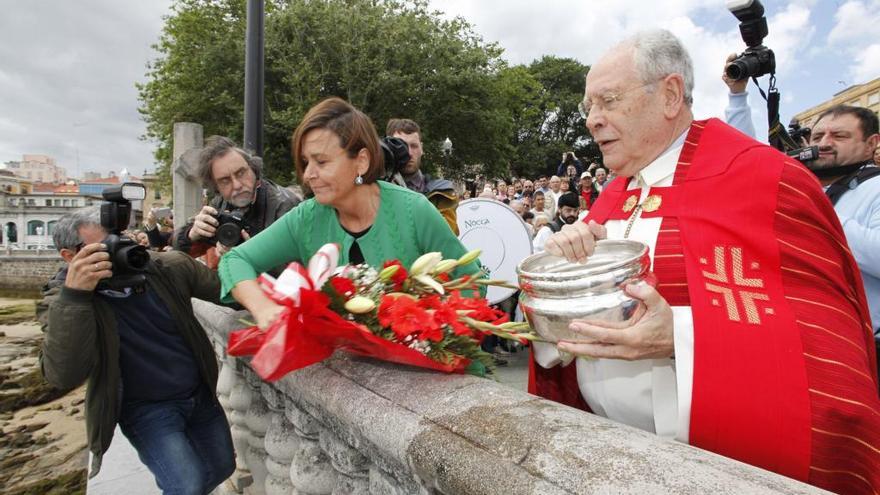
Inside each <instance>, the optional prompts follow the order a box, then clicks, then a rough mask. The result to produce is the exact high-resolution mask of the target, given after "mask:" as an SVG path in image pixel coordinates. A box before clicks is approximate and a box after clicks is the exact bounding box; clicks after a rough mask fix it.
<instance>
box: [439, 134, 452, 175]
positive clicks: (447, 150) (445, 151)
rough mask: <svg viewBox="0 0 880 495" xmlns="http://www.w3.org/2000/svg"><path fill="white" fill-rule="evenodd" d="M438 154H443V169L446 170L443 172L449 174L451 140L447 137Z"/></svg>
mask: <svg viewBox="0 0 880 495" xmlns="http://www.w3.org/2000/svg"><path fill="white" fill-rule="evenodd" d="M440 152H441V153H443V156H444V157H445V168H446V171H445V172H446V173H448V172H449V158H450V157H451V156H452V140H450V139H449V137H448V136H447V137H446V139H445V140H444V141H443V144H442V145H440Z"/></svg>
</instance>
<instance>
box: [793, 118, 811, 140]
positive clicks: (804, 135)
mask: <svg viewBox="0 0 880 495" xmlns="http://www.w3.org/2000/svg"><path fill="white" fill-rule="evenodd" d="M812 132H813V130H812V129H810V128H809V127H801V125H800V124H799V123H798V122H797V121H796V120H794V119H792V122H791V123H790V124H788V135H789V136H791V138H792V139H794V140H795V142H796V143H802V142H809V141H810V134H811V133H812Z"/></svg>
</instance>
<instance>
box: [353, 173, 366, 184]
mask: <svg viewBox="0 0 880 495" xmlns="http://www.w3.org/2000/svg"><path fill="white" fill-rule="evenodd" d="M354 183H355V184H357V185H361V184H363V183H364V178H363V177H362V176H361V175H360V174H358V176H357V179H355V180H354Z"/></svg>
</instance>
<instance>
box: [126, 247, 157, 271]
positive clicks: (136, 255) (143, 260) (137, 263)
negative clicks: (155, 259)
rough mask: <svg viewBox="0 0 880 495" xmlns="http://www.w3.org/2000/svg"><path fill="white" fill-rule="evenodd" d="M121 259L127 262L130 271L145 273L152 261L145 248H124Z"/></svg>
mask: <svg viewBox="0 0 880 495" xmlns="http://www.w3.org/2000/svg"><path fill="white" fill-rule="evenodd" d="M119 257H120V258H121V259H124V260H125V264H126V266H127V267H128V268H129V269H130V270H134V271H143V270H144V269H145V268H146V267H147V263H148V262H149V261H150V255H149V254H148V253H147V249H146V248H145V247H143V246H130V247H126V248H122V250H121V251H120V252H119Z"/></svg>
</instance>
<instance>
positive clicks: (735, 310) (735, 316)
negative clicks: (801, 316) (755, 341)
mask: <svg viewBox="0 0 880 495" xmlns="http://www.w3.org/2000/svg"><path fill="white" fill-rule="evenodd" d="M714 251H715V252H714V260H713V265H714V267H715V272H714V273H713V272H709V271H707V270H703V276H704V277H706V278H707V279H709V280H710V281H711V282H709V281H707V282H706V290H708V291H709V292H712V293H715V294H720V295H721V297H722V298H723V301H724V307H725V309H726V310H727V318H728V319H730V320H731V321H736V322H739V321H742V318H741V317H740V311H739V307H740V305H741V306H742V308H743V310H744V312H745V314H746V321H748V322H749V323H751V324H755V325H759V324H760V323H761V316H760V312H759V310H758V305H757V303H756V301H769V300H770V298H769V297H768V296H767V294H764V293H763V292H761V291H756V290H754V289H763V288H764V280H763V279H761V278H749V277H746V276H745V273H744V266H743V250H742V248H739V247H732V248H729V252H730V260H731V264H730V267H729V268H730V270H728V264H727V253H726V250H725V248H724V247H723V246H715V250H714ZM700 264H703V265H708V264H709V262H708V260H707V259H706V258H700ZM749 268H750V269H751V270H759V269H760V268H761V266H760V265H759V264H758V263H757V262H752V263H751V264H750V265H749ZM713 282H717V283H713ZM719 284H725V285H732V286H733V287H725V286H723V285H719ZM738 300H739V301H738ZM712 305H713V306H721V301H719V300H718V299H715V298H713V299H712ZM764 314H767V315H772V314H774V311H773V308H770V307H768V308H765V309H764Z"/></svg>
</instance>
